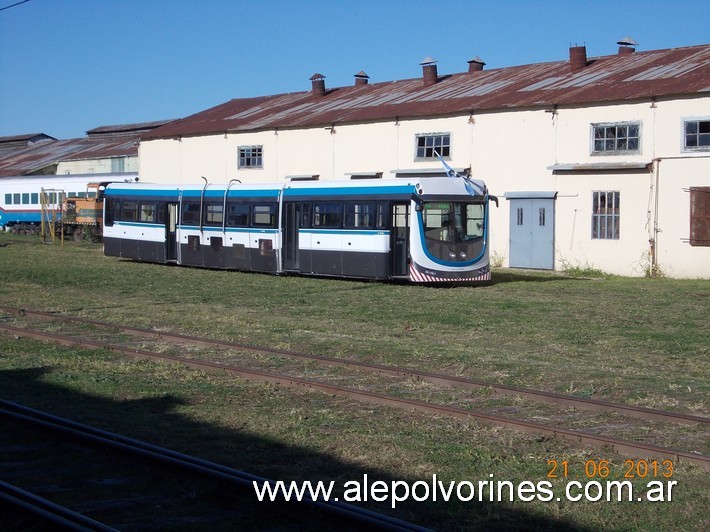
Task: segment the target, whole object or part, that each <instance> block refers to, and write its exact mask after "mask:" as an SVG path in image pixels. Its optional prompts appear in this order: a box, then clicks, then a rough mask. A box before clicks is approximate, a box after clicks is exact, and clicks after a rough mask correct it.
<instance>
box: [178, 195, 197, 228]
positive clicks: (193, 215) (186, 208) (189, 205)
mask: <svg viewBox="0 0 710 532" xmlns="http://www.w3.org/2000/svg"><path fill="white" fill-rule="evenodd" d="M181 223H182V224H185V225H199V224H200V202H198V201H188V202H185V203H183V205H182V220H181Z"/></svg>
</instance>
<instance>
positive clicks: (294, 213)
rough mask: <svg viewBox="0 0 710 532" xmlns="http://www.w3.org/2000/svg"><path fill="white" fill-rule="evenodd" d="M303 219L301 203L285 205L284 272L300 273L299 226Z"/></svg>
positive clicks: (282, 247)
mask: <svg viewBox="0 0 710 532" xmlns="http://www.w3.org/2000/svg"><path fill="white" fill-rule="evenodd" d="M300 219H301V204H300V203H285V204H284V213H283V224H284V225H283V243H282V246H281V249H282V253H283V268H284V271H300V269H301V267H300V264H299V260H298V255H299V249H298V224H299V221H300Z"/></svg>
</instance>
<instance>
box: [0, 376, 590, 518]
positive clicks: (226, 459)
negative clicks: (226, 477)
mask: <svg viewBox="0 0 710 532" xmlns="http://www.w3.org/2000/svg"><path fill="white" fill-rule="evenodd" d="M51 371H52V368H32V369H20V370H5V371H0V389H2V390H3V393H2V397H3V399H6V400H9V401H14V402H18V403H21V404H25V405H27V406H30V407H33V408H37V409H40V410H45V411H48V412H49V413H52V414H55V415H58V416H62V417H67V418H70V419H73V420H75V421H78V422H81V423H86V424H89V425H92V426H96V427H100V428H103V429H105V430H109V431H113V432H117V433H120V434H124V435H127V436H130V437H133V438H137V439H141V440H144V441H148V442H150V443H154V444H156V445H161V446H165V447H168V448H171V449H174V450H177V451H181V452H185V453H188V454H193V455H197V456H200V457H201V458H205V459H207V460H212V461H215V462H218V463H221V464H224V465H228V466H230V467H233V468H236V469H241V470H248V471H249V472H250V473H252V474H256V475H262V476H270V477H272V478H273V477H274V475H277V478H274V480H285V481H290V480H292V479H296V480H311V481H312V482H313V483H314V484H315V482H317V481H318V480H323V481H328V480H333V481H335V484H334V486H336V488H335V490H334V491H337V490H338V488H337V487H338V486H339V487H340V488H341V489H342V486H343V485H344V484H345V482H347V481H349V480H357V481H358V482H361V481H362V479H363V478H364V475H367V476H368V479H370V486H371V485H372V484H371V483H372V482H374V481H375V480H381V481H384V482H385V483H387V485H388V486H391V485H392V484H391V483H392V482H393V481H394V480H404V481H406V482H408V483H409V485H410V486H412V485H413V483H414V482H415V481H417V480H422V479H417V478H401V479H395V478H393V477H392V476H391V475H389V474H387V473H386V472H384V471H382V470H378V469H375V468H368V467H362V466H361V465H358V464H352V463H345V462H343V461H340V460H338V459H335V458H333V457H332V456H329V455H328V454H324V453H320V452H315V451H313V450H311V449H306V448H302V447H299V446H294V445H287V444H285V443H284V442H282V441H277V440H272V439H269V438H264V437H260V436H255V435H254V434H251V433H246V432H241V431H239V430H238V429H234V430H228V429H225V428H224V427H218V426H212V425H210V424H205V423H200V422H196V421H195V420H193V419H190V418H187V417H185V416H183V415H182V414H180V413H177V412H176V410H177V408H178V407H179V406H180V405H182V404H184V402H185V401H184V400H182V399H181V398H178V397H170V396H167V397H166V396H160V397H155V398H143V399H135V400H128V401H114V400H111V399H107V398H102V397H96V396H90V395H86V394H83V393H79V392H77V391H76V390H72V389H71V388H69V387H64V386H61V385H57V384H54V383H48V382H46V377H44V375H45V374H46V373H48V372H51ZM286 406H287V405H284V407H286ZM206 442H208V443H206ZM265 473H271V474H270V475H269V474H265ZM429 483H431V479H429ZM351 486H352V485H351ZM463 493H464V494H466V493H467V491H466V490H465V489H464V491H463ZM477 495H478V494H477V492H476V498H478V497H477ZM341 500H342V499H341ZM263 504H264V505H265V509H266V510H267V511H268V510H270V509H269V508H268V503H263ZM367 507H368V508H370V509H371V510H374V511H379V512H382V513H386V514H389V515H393V516H395V517H398V518H400V519H404V520H407V521H410V522H413V523H416V524H419V525H422V526H426V527H432V528H436V529H440V530H456V529H474V528H475V529H485V530H511V529H513V530H542V529H553V528H554V529H560V530H564V529H567V530H586V529H583V528H580V527H578V526H575V525H573V524H572V523H569V522H567V521H564V520H554V519H549V518H546V517H542V516H540V515H535V514H533V513H532V512H530V513H529V512H526V511H525V510H521V509H518V508H510V507H509V506H507V505H502V504H497V503H492V502H477V501H476V502H474V501H471V502H460V501H458V500H457V501H456V502H453V501H449V502H446V503H444V502H441V497H439V502H431V501H426V502H415V501H411V500H410V501H406V502H401V503H399V504H398V505H397V508H396V510H394V511H393V510H392V509H391V508H390V504H389V501H387V502H385V503H381V504H380V505H379V506H378V505H377V504H369V503H368V504H367Z"/></svg>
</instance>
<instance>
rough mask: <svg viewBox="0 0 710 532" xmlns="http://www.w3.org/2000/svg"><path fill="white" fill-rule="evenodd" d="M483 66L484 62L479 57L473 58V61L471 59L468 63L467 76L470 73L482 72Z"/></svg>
mask: <svg viewBox="0 0 710 532" xmlns="http://www.w3.org/2000/svg"><path fill="white" fill-rule="evenodd" d="M485 64H486V62H485V61H484V60H483V59H481V58H480V57H478V56H476V57H474V58H473V59H471V60H470V61H469V62H468V72H469V74H470V73H471V72H480V71H481V70H483V67H484V65H485Z"/></svg>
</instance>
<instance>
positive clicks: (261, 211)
mask: <svg viewBox="0 0 710 532" xmlns="http://www.w3.org/2000/svg"><path fill="white" fill-rule="evenodd" d="M251 224H252V225H253V226H254V227H274V226H275V225H276V205H274V204H271V203H270V204H267V205H254V206H253V207H252V211H251Z"/></svg>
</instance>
